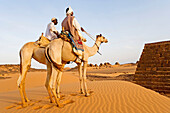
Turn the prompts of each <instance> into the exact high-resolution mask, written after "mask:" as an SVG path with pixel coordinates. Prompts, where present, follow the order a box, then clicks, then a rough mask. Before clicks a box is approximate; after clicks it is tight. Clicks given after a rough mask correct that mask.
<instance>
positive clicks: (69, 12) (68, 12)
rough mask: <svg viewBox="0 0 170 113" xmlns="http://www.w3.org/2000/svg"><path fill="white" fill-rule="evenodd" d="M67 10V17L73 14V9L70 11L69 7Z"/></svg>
mask: <svg viewBox="0 0 170 113" xmlns="http://www.w3.org/2000/svg"><path fill="white" fill-rule="evenodd" d="M68 8H69V9H68V11H67V13H66V14H67V15H69V14H71V13H72V12H73V9H72V8H71V7H70V6H69V7H68Z"/></svg>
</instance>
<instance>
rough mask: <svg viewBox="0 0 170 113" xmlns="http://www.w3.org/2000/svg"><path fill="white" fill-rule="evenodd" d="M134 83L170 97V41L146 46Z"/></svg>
mask: <svg viewBox="0 0 170 113" xmlns="http://www.w3.org/2000/svg"><path fill="white" fill-rule="evenodd" d="M134 81H135V83H137V84H139V85H142V86H144V87H146V88H149V89H152V90H155V91H157V92H159V93H162V94H165V95H168V96H170V41H163V42H156V43H148V44H145V47H144V49H143V52H142V55H141V57H140V60H139V62H138V65H137V69H136V72H135V76H134Z"/></svg>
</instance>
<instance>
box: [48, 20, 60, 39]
mask: <svg viewBox="0 0 170 113" xmlns="http://www.w3.org/2000/svg"><path fill="white" fill-rule="evenodd" d="M53 31H56V32H57V29H56V28H55V26H54V23H53V22H50V23H49V24H48V25H47V29H46V32H45V37H46V38H48V39H49V40H54V39H56V38H58V37H57V35H56V34H55V33H54V32H53Z"/></svg>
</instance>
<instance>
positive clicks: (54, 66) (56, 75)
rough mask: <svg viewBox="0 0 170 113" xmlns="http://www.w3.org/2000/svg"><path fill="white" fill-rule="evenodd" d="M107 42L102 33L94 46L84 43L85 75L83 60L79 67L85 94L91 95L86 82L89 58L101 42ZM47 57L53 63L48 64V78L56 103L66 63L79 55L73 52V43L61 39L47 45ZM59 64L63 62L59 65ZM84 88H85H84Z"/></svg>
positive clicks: (82, 91)
mask: <svg viewBox="0 0 170 113" xmlns="http://www.w3.org/2000/svg"><path fill="white" fill-rule="evenodd" d="M103 42H105V43H107V42H108V41H107V39H106V38H105V37H103V36H102V35H97V37H96V41H95V44H94V45H93V47H88V46H86V45H85V44H84V43H83V47H84V55H83V64H84V65H83V76H82V66H81V65H82V62H81V63H78V62H76V63H77V64H78V69H79V76H80V91H81V93H84V92H85V96H89V93H88V91H87V84H86V69H87V63H88V58H89V57H91V56H93V55H95V54H96V53H97V51H98V50H99V46H100V45H101V43H103ZM45 54H46V57H47V59H48V63H51V65H49V64H48V67H47V68H48V71H50V72H48V73H51V74H48V75H47V79H48V81H49V87H48V88H49V89H48V90H49V91H48V92H50V91H51V92H52V93H53V95H54V99H55V101H56V103H58V98H59V97H60V95H59V86H60V82H61V76H62V68H63V67H64V66H65V64H66V63H67V62H69V61H76V58H77V56H76V55H75V54H74V53H73V50H72V45H71V44H70V43H69V42H67V41H64V40H62V39H61V38H60V39H56V40H53V41H52V42H51V43H50V44H49V45H48V46H47V47H46V52H45ZM59 64H62V66H61V65H59ZM56 81H57V93H56V91H55V89H56V88H55V85H56ZM83 89H84V90H83ZM49 95H50V98H51V100H52V95H51V94H49Z"/></svg>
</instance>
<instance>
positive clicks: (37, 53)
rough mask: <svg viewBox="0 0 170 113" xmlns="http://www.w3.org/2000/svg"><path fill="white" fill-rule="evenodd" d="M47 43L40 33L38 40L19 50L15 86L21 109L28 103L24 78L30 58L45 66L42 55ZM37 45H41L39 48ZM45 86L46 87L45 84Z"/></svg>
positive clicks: (44, 58)
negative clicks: (18, 93)
mask: <svg viewBox="0 0 170 113" xmlns="http://www.w3.org/2000/svg"><path fill="white" fill-rule="evenodd" d="M49 42H50V41H49V40H48V39H47V38H46V37H44V36H43V33H42V35H41V36H40V37H39V40H37V41H36V42H28V43H26V44H25V45H24V46H23V47H22V48H21V50H20V75H19V78H18V81H17V85H18V88H19V92H20V95H21V100H22V105H23V107H26V106H27V103H26V102H29V100H28V98H27V96H26V92H25V78H26V74H27V71H28V69H29V68H30V66H31V58H34V59H35V60H36V61H38V62H39V63H42V64H45V65H47V62H46V57H45V54H44V50H45V48H44V47H45V46H46V45H47V44H48V43H49ZM39 45H41V47H40V46H39ZM47 74H48V73H47ZM45 86H47V82H46V85H45Z"/></svg>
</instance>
